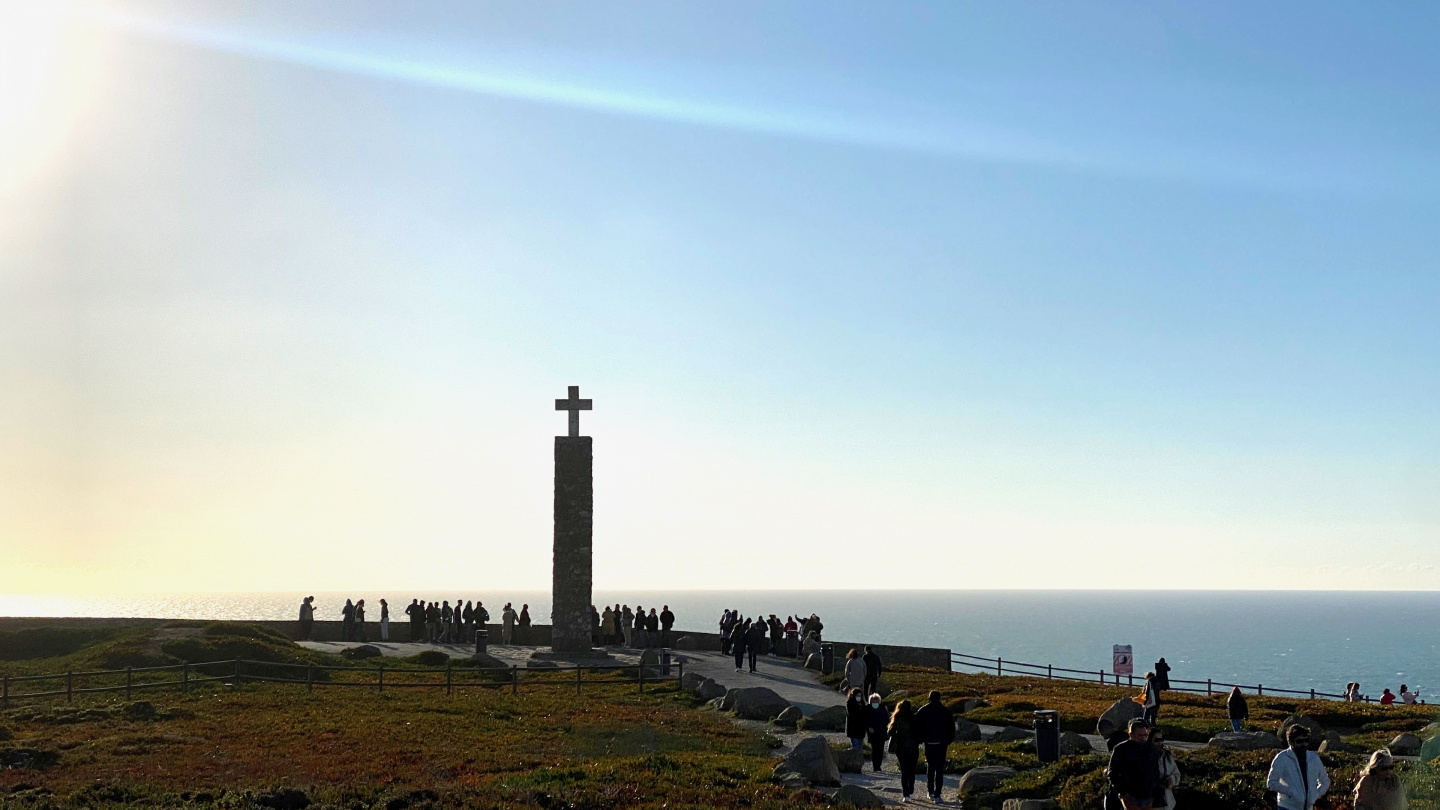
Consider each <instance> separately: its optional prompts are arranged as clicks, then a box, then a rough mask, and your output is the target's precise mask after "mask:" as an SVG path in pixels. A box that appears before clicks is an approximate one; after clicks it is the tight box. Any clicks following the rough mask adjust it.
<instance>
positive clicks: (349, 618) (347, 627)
mask: <svg viewBox="0 0 1440 810" xmlns="http://www.w3.org/2000/svg"><path fill="white" fill-rule="evenodd" d="M354 637H355V603H354V602H351V601H350V600H349V599H346V600H345V607H342V608H340V640H341V641H349V640H351V639H353V638H354Z"/></svg>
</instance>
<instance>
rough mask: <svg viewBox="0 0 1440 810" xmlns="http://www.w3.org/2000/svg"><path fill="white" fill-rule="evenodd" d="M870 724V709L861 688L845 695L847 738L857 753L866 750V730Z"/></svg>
mask: <svg viewBox="0 0 1440 810" xmlns="http://www.w3.org/2000/svg"><path fill="white" fill-rule="evenodd" d="M869 723H870V707H869V706H866V705H865V695H863V694H862V693H861V692H860V689H859V687H856V688H854V689H851V690H850V691H849V692H847V693H846V695H845V736H846V737H849V738H850V747H851V748H854V749H855V750H856V751H860V750H863V749H864V748H865V728H866V726H868V725H869Z"/></svg>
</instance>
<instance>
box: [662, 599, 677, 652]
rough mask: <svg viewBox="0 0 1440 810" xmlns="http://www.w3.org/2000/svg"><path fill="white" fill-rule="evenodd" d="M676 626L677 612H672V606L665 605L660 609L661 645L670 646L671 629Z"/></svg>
mask: <svg viewBox="0 0 1440 810" xmlns="http://www.w3.org/2000/svg"><path fill="white" fill-rule="evenodd" d="M673 627H675V614H674V613H671V612H670V606H669V605H665V606H664V608H663V609H662V610H661V611H660V646H661V647H669V646H670V630H671V628H673Z"/></svg>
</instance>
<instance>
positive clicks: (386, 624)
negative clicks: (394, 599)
mask: <svg viewBox="0 0 1440 810" xmlns="http://www.w3.org/2000/svg"><path fill="white" fill-rule="evenodd" d="M380 640H381V641H389V640H390V603H389V602H386V601H385V600H384V599H381V600H380Z"/></svg>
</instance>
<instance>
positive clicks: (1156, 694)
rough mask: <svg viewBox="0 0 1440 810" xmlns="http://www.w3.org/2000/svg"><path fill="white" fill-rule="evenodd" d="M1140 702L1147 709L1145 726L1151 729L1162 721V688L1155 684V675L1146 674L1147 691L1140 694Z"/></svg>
mask: <svg viewBox="0 0 1440 810" xmlns="http://www.w3.org/2000/svg"><path fill="white" fill-rule="evenodd" d="M1140 702H1141V704H1142V705H1143V706H1144V707H1145V724H1146V725H1148V726H1150V727H1151V728H1154V727H1155V723H1156V722H1157V721H1158V720H1159V719H1160V687H1159V686H1158V685H1157V684H1156V683H1155V673H1153V672H1147V673H1145V689H1144V691H1142V692H1141V693H1140Z"/></svg>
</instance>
